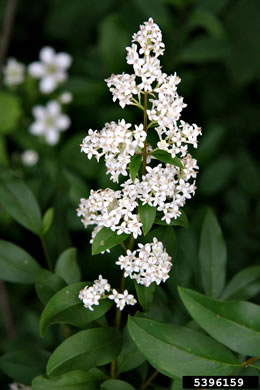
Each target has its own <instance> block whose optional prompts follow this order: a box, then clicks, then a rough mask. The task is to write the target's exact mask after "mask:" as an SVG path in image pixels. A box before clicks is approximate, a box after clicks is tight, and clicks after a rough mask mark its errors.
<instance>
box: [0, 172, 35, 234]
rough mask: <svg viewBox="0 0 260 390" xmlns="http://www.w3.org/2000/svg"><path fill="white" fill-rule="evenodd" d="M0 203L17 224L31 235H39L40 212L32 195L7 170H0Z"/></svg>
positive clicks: (19, 180) (22, 183) (20, 181)
mask: <svg viewBox="0 0 260 390" xmlns="http://www.w3.org/2000/svg"><path fill="white" fill-rule="evenodd" d="M0 203H1V204H2V205H3V206H4V208H5V209H6V210H7V212H8V213H9V214H11V216H12V217H13V218H14V219H15V220H16V221H17V222H19V223H20V224H21V225H23V226H24V227H25V228H27V229H29V230H31V231H32V232H33V233H35V234H38V235H40V234H41V231H42V219H41V212H40V208H39V205H38V203H37V201H36V199H35V197H34V195H33V193H32V192H31V190H30V189H29V187H27V185H26V184H25V183H24V182H23V181H22V180H21V179H19V178H18V177H17V176H16V175H15V174H14V173H13V172H12V171H9V170H7V169H1V170H0Z"/></svg>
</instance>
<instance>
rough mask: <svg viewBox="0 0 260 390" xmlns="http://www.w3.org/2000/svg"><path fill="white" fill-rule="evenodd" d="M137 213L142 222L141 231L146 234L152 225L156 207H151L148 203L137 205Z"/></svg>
mask: <svg viewBox="0 0 260 390" xmlns="http://www.w3.org/2000/svg"><path fill="white" fill-rule="evenodd" d="M138 214H139V216H140V220H141V222H142V225H143V226H142V229H143V233H144V235H145V236H146V234H147V233H148V232H149V230H150V229H151V227H152V226H153V223H154V220H155V216H156V207H151V206H149V204H144V205H139V206H138Z"/></svg>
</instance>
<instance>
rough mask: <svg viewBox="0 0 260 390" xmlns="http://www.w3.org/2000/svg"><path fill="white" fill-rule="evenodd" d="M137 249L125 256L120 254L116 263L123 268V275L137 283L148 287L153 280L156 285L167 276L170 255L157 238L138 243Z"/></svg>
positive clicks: (128, 251)
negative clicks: (148, 241)
mask: <svg viewBox="0 0 260 390" xmlns="http://www.w3.org/2000/svg"><path fill="white" fill-rule="evenodd" d="M138 246H139V249H137V250H135V251H134V252H131V251H130V250H127V255H126V256H120V257H119V259H118V261H117V262H116V264H118V265H119V266H120V268H121V269H122V270H124V276H125V277H128V276H129V277H130V278H131V279H135V280H136V282H137V283H138V284H143V285H145V286H146V287H149V286H150V284H151V283H153V282H155V283H156V284H157V285H158V284H160V283H161V282H165V281H166V280H167V279H168V278H169V272H170V270H171V266H172V263H171V260H172V259H171V257H170V256H169V255H168V254H167V252H166V250H165V249H164V247H163V244H162V242H160V241H158V240H157V238H154V239H153V242H152V243H150V244H145V245H142V244H138Z"/></svg>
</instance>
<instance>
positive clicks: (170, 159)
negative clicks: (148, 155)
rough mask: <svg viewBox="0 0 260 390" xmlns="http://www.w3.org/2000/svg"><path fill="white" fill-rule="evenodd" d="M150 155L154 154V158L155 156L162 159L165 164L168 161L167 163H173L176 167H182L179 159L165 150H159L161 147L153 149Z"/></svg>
mask: <svg viewBox="0 0 260 390" xmlns="http://www.w3.org/2000/svg"><path fill="white" fill-rule="evenodd" d="M152 156H154V157H155V158H157V160H159V161H162V162H164V163H166V164H167V163H168V164H172V165H175V166H176V167H179V168H184V166H183V165H182V162H181V160H180V159H179V158H178V157H174V158H173V157H172V156H171V154H170V153H168V152H166V151H165V150H161V149H158V150H155V151H154V152H153V153H152Z"/></svg>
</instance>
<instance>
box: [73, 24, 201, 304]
mask: <svg viewBox="0 0 260 390" xmlns="http://www.w3.org/2000/svg"><path fill="white" fill-rule="evenodd" d="M132 42H133V44H132V46H131V47H127V48H126V50H127V57H126V59H127V63H128V64H130V65H132V66H133V69H134V74H128V73H123V74H120V75H114V74H113V75H112V76H111V77H110V78H108V79H106V80H105V81H106V82H107V85H108V87H109V89H110V91H111V92H112V95H113V101H116V100H118V101H119V104H120V106H121V107H122V108H124V107H125V106H126V105H136V106H137V107H139V108H141V109H142V110H144V111H146V112H145V115H144V125H138V126H135V127H133V126H132V125H131V124H129V123H126V122H125V121H124V120H120V121H118V122H117V123H116V122H111V123H106V124H105V127H104V128H103V129H102V130H101V131H100V132H99V131H97V130H92V129H90V130H89V132H88V135H87V136H86V137H85V139H84V140H83V142H82V145H81V151H82V152H84V153H86V154H87V156H88V158H89V159H90V158H92V157H93V156H94V157H95V158H96V159H97V160H98V161H99V159H100V157H101V156H104V159H105V164H106V167H107V173H108V174H110V177H111V179H112V181H114V182H118V181H119V176H120V175H123V176H128V175H129V170H130V167H129V164H130V162H131V158H132V156H134V155H137V154H139V155H141V156H142V161H143V167H142V168H143V170H142V172H143V173H142V176H141V175H138V172H137V177H136V178H135V180H134V181H133V180H132V179H127V180H126V181H125V182H123V183H122V184H121V185H120V189H119V190H118V191H114V190H111V189H109V188H107V189H105V190H98V191H93V190H92V191H91V193H90V196H89V198H88V199H84V198H82V199H81V200H80V205H79V208H78V209H77V214H78V216H79V217H81V221H82V222H83V224H84V226H85V227H87V226H89V225H92V224H93V225H95V228H94V230H93V232H92V239H93V238H94V237H95V235H96V234H97V233H98V232H99V231H100V230H101V229H102V228H103V227H107V228H109V229H111V230H112V231H116V232H117V234H121V233H127V234H132V235H133V237H134V238H137V237H138V236H139V235H141V234H142V231H141V227H142V223H141V220H140V219H139V215H138V205H139V204H140V203H141V204H142V205H145V204H148V205H150V206H151V207H154V208H156V209H157V211H158V212H160V213H162V220H165V221H166V223H167V224H169V223H170V222H171V220H172V219H173V218H175V219H176V218H178V217H179V216H180V214H181V212H180V208H181V207H183V206H184V205H185V202H186V199H189V198H191V196H192V195H194V193H195V189H196V187H195V179H196V176H197V171H198V166H197V161H196V160H195V159H194V158H192V156H191V154H190V153H189V150H188V146H189V145H192V146H193V147H195V148H196V147H197V143H198V141H197V138H198V136H199V135H200V134H201V129H200V128H199V127H198V126H197V125H195V124H192V125H189V124H188V123H186V122H184V121H183V120H180V117H181V112H182V109H183V108H184V107H186V104H185V103H184V102H183V98H182V97H181V96H179V95H178V93H177V85H178V84H179V83H180V78H179V77H178V76H177V75H176V74H174V75H170V76H168V75H167V74H165V73H163V72H162V70H161V65H160V60H159V57H160V55H162V54H163V53H164V44H163V42H162V34H161V31H160V29H159V27H158V26H157V24H155V23H154V22H153V20H152V19H151V18H150V19H149V20H148V22H145V23H144V24H143V25H142V26H140V30H139V31H138V32H137V33H136V34H134V35H133V40H132ZM151 127H152V128H153V129H154V130H153V131H155V132H156V133H157V136H158V140H157V141H155V142H154V144H156V145H149V144H148V143H147V131H150V130H149V129H150V128H151ZM152 142H153V141H152ZM153 148H154V149H153ZM158 149H159V150H161V151H164V152H167V153H169V154H170V156H171V157H172V158H175V157H177V160H176V161H177V163H176V164H177V165H174V161H173V164H169V163H166V164H162V163H157V165H156V164H154V165H153V166H149V164H150V163H151V161H154V159H155V158H156V157H155V156H156V153H153V152H156V151H158ZM161 153H163V152H161ZM157 156H158V154H157ZM164 156H167V158H168V161H169V157H170V156H169V155H167V154H166V153H164ZM178 159H179V163H178ZM163 160H164V159H163ZM131 177H132V176H131ZM138 247H139V248H138V249H137V250H134V251H130V250H127V253H126V255H125V256H120V257H119V259H118V261H117V262H116V264H117V265H119V266H120V267H121V269H122V270H123V271H124V276H125V277H130V278H131V279H135V280H136V282H137V283H139V284H142V285H144V286H147V287H148V286H150V284H151V283H153V282H155V283H156V284H160V283H161V282H165V281H166V280H167V279H168V278H169V272H170V270H171V266H172V259H171V257H170V256H169V255H168V253H167V252H166V250H165V249H164V247H163V243H162V242H160V241H158V240H157V238H154V239H153V242H152V243H148V244H145V245H142V244H138ZM88 289H89V288H88ZM89 293H91V294H93V290H91V291H89ZM109 298H111V299H113V300H114V301H115V302H116V304H117V306H118V307H119V308H120V309H121V308H122V307H123V306H124V305H125V304H126V303H129V302H132V300H134V298H133V297H132V296H129V294H128V292H127V291H125V292H123V293H122V292H120V293H118V292H117V291H116V290H113V293H112V294H111V295H110V296H109ZM93 299H94V298H93V297H92V296H91V297H90V302H92V301H93ZM98 299H100V298H98ZM130 304H131V303H130Z"/></svg>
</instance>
